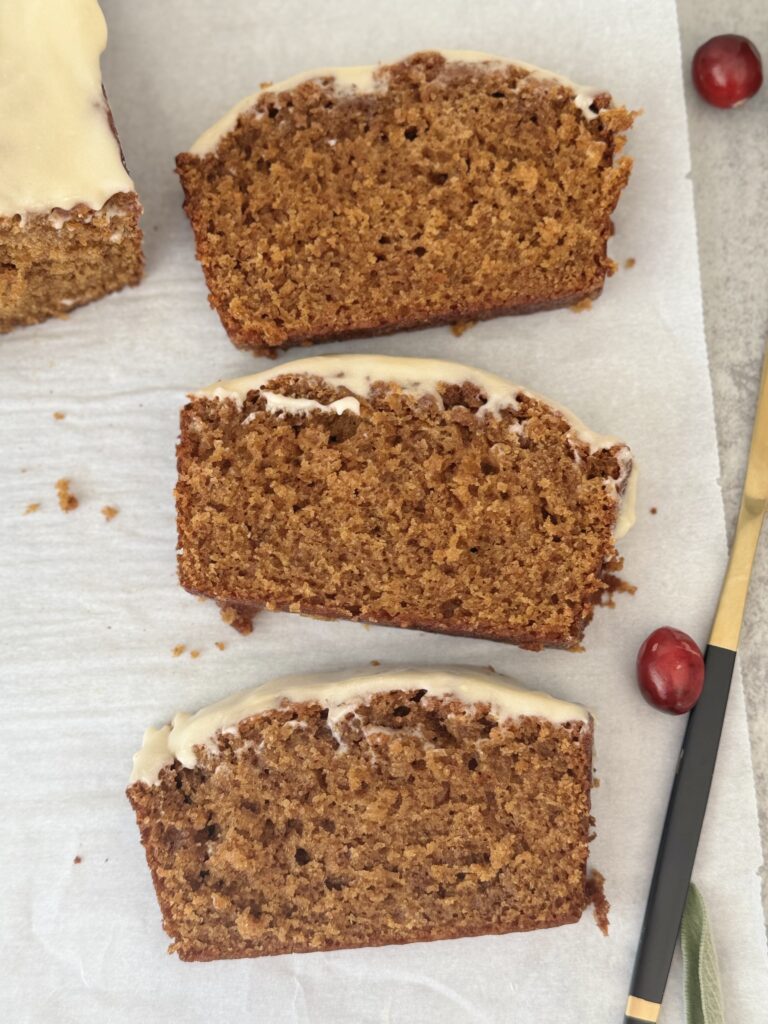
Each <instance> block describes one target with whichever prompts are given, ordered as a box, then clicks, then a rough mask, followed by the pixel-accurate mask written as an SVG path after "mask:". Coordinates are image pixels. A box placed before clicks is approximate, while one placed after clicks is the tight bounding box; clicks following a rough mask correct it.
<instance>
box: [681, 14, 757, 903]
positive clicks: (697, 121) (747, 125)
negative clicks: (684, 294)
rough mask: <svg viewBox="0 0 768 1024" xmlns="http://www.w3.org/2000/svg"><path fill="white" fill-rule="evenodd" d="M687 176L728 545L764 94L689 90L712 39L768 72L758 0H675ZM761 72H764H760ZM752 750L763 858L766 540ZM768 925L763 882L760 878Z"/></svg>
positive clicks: (741, 444)
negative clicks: (733, 104)
mask: <svg viewBox="0 0 768 1024" xmlns="http://www.w3.org/2000/svg"><path fill="white" fill-rule="evenodd" d="M678 11H679V16H680V33H681V38H682V51H683V75H684V77H685V81H686V100H687V105H688V118H689V124H690V133H691V166H692V177H693V184H694V195H695V202H696V216H697V221H698V231H699V259H700V263H701V283H702V289H703V293H704V321H705V326H706V333H707V347H708V350H709V360H710V369H711V372H712V385H713V389H714V396H715V413H716V417H717V433H718V443H719V448H720V465H721V482H722V488H723V498H724V501H725V515H726V522H727V526H728V533H729V537H732V536H733V530H734V527H735V524H736V517H737V514H738V508H739V499H740V496H741V488H742V484H743V479H744V471H745V467H746V460H747V453H748V450H749V439H750V432H751V428H752V420H753V416H754V410H755V403H756V400H757V391H758V384H759V380H760V366H761V359H762V355H763V351H764V348H765V345H766V342H768V258H767V257H766V234H767V233H768V178H767V177H766V173H765V168H766V167H768V130H766V124H768V84H766V85H764V86H763V88H762V90H761V91H760V92H759V93H758V94H757V96H755V97H754V98H753V99H752V100H750V101H749V102H748V103H746V104H745V105H744V106H742V107H740V108H738V109H736V110H717V109H715V108H714V107H711V106H709V105H708V104H706V103H704V101H703V100H702V99H701V98H700V97H699V96H698V94H697V93H696V90H695V89H694V87H693V84H692V82H691V60H692V58H693V55H694V53H695V52H696V49H697V47H698V46H699V45H700V44H701V43H702V42H704V41H705V40H707V39H709V38H710V36H713V35H718V34H720V33H723V32H735V33H739V34H741V35H745V36H747V37H748V38H750V39H751V40H752V42H753V43H754V44H755V45H756V46H757V48H758V49H759V50H760V52H761V53H762V55H763V60H764V63H768V5H766V4H765V3H764V2H763V0H738V2H737V0H727V2H726V3H723V2H722V0H678ZM765 70H766V71H768V66H767V67H766V68H765ZM740 658H741V668H742V674H743V678H744V687H745V690H746V702H747V713H748V716H749V728H750V737H751V741H752V761H753V767H754V772H755V784H756V787H757V800H758V809H759V814H760V830H761V835H762V839H763V852H764V853H766V852H768V702H766V700H765V688H766V680H767V677H768V530H765V531H764V534H763V537H762V540H761V544H760V548H759V551H758V555H757V560H756V564H755V569H754V575H753V579H752V587H751V591H750V598H749V604H748V607H747V614H746V619H745V622H744V631H743V633H742V638H741V646H740ZM763 908H764V910H765V912H766V917H767V918H768V879H767V877H766V873H765V868H764V869H763Z"/></svg>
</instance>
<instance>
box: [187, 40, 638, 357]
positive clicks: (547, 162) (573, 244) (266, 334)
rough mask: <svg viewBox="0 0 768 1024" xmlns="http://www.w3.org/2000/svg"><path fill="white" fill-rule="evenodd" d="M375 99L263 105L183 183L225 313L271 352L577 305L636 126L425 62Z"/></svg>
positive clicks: (385, 81) (392, 73) (504, 71)
mask: <svg viewBox="0 0 768 1024" xmlns="http://www.w3.org/2000/svg"><path fill="white" fill-rule="evenodd" d="M379 83H380V86H382V87H381V88H380V89H379V90H378V91H375V92H372V93H363V94H359V95H349V94H344V93H338V92H336V91H335V90H334V88H333V80H332V79H330V78H329V79H326V80H322V81H317V80H314V81H307V82H305V83H303V84H302V85H300V86H298V87H296V88H294V89H292V90H290V91H289V92H285V93H273V92H265V93H263V94H261V95H260V96H259V97H258V99H257V100H256V102H255V106H254V107H253V108H252V109H251V110H250V111H246V112H245V113H244V114H242V115H241V117H240V119H239V121H238V124H237V127H236V128H235V129H234V130H233V131H231V132H230V133H228V134H227V135H225V136H224V138H222V139H221V141H220V142H219V144H218V146H217V147H216V149H215V150H214V151H213V152H212V153H209V154H207V155H204V156H197V155H193V154H190V153H183V154H181V155H180V156H179V157H178V158H177V167H178V171H179V174H180V177H181V182H182V185H183V188H184V192H185V196H186V200H185V209H186V211H187V214H188V215H189V218H190V221H191V223H192V226H193V229H194V232H195V237H196V243H197V255H198V258H199V260H200V262H201V264H202V266H203V270H204V272H205V276H206V280H207V283H208V288H209V292H210V301H211V304H212V305H213V306H214V307H215V309H216V310H217V311H218V313H219V316H220V317H221V320H222V323H223V324H224V327H225V328H226V330H227V332H228V333H229V335H230V337H231V338H232V340H233V341H234V342H235V344H237V345H239V346H241V347H243V348H251V349H253V350H254V351H256V352H260V353H269V352H274V350H275V349H276V348H281V347H286V346H289V345H296V344H310V343H312V342H317V341H320V340H323V339H331V338H345V337H350V336H355V335H361V334H371V333H373V334H378V333H384V332H387V331H394V330H400V329H403V328H408V327H418V326H425V325H428V324H435V323H453V322H466V321H474V320H478V319H482V318H484V317H489V316H494V315H498V314H500V313H505V312H506V313H523V312H530V311H533V310H538V309H545V308H552V307H556V306H568V305H573V304H574V303H576V302H578V301H579V300H581V299H583V298H585V297H595V296H596V295H598V294H599V292H600V291H601V289H602V286H603V281H604V279H605V276H606V274H607V273H611V272H612V270H613V264H612V263H611V261H610V260H609V259H608V257H607V255H606V245H607V240H608V237H609V234H610V231H611V222H610V215H611V212H612V211H613V209H614V207H615V205H616V203H617V201H618V198H619V195H620V193H621V190H622V189H623V188H624V186H625V185H626V183H627V179H628V177H629V172H630V165H631V162H630V160H629V159H627V158H620V159H616V158H615V157H616V153H617V152H618V150H619V148H620V146H621V144H622V143H623V137H622V136H621V135H620V134H619V133H620V132H621V131H623V130H625V129H627V128H629V126H630V125H631V123H632V114H631V113H629V112H628V111H627V110H624V109H623V108H612V107H611V98H610V96H608V95H607V94H601V95H598V96H597V97H596V98H595V101H594V103H593V110H594V111H595V112H597V116H595V117H591V118H588V117H586V116H585V115H584V113H583V112H582V111H581V110H580V109H579V108H578V107H577V106H576V104H575V103H574V97H573V93H572V91H571V90H570V89H569V88H568V87H566V86H564V85H563V84H562V83H558V82H557V81H556V80H553V79H546V78H544V77H539V76H535V75H530V74H529V73H528V72H527V71H526V70H525V69H523V68H521V67H517V66H515V65H514V63H511V64H490V65H489V64H471V63H454V62H449V63H446V61H445V59H444V57H442V56H441V55H440V54H438V53H423V54H417V55H415V56H413V57H411V58H409V59H407V60H405V61H402V62H401V63H399V64H395V65H392V66H390V67H388V68H385V69H383V70H382V71H381V72H380V73H379Z"/></svg>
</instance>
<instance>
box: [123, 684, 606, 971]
mask: <svg viewBox="0 0 768 1024" xmlns="http://www.w3.org/2000/svg"><path fill="white" fill-rule="evenodd" d="M424 694H425V691H415V690H414V691H395V692H386V693H382V694H377V695H375V696H373V697H371V698H369V699H367V700H366V701H365V702H364V703H362V704H360V705H359V706H357V707H356V709H355V710H354V713H353V714H352V713H351V714H348V715H347V716H346V717H345V718H343V719H342V720H341V721H340V722H336V723H335V724H334V727H333V729H331V728H330V727H329V725H328V721H327V717H326V716H327V710H324V709H323V708H321V706H320V705H319V704H316V703H308V704H284V705H283V706H281V707H280V708H279V709H277V710H274V711H268V712H263V713H261V714H258V715H254V716H252V717H251V718H247V719H246V720H245V721H243V722H241V723H240V726H239V728H238V729H237V730H236V731H234V732H233V731H227V733H226V734H219V736H218V739H217V741H216V748H215V749H209V748H207V747H206V748H198V754H199V757H198V763H197V766H196V767H195V768H191V769H185V768H183V767H181V765H180V764H179V763H178V762H174V763H173V764H172V765H169V766H167V767H165V768H164V769H162V771H161V774H160V779H159V782H158V784H157V785H155V786H150V785H148V784H147V783H145V782H138V783H134V784H133V785H132V786H131V787H130V788H129V790H128V795H129V797H130V800H131V803H132V804H133V807H134V809H135V811H136V815H137V819H138V822H139V826H140V829H141V836H142V842H143V843H144V846H145V848H146V854H147V860H148V863H149V866H150V868H151V870H152V875H153V878H154V883H155V887H156V890H157V895H158V899H159V902H160V906H161V908H162V913H163V922H164V926H165V929H166V931H167V932H168V933H169V935H170V936H171V937H172V939H173V944H172V946H171V949H172V950H173V951H175V952H177V953H178V954H179V956H180V957H181V958H182V959H184V960H213V959H219V958H230V957H249V956H262V955H265V954H272V953H287V952H307V951H312V950H327V949H337V948H343V947H353V946H371V945H381V944H389V943H401V942H413V941H416V940H426V939H438V938H450V937H455V936H462V935H478V934H485V933H503V932H511V931H524V930H529V929H533V928H543V927H550V926H553V925H559V924H565V923H568V922H573V921H576V920H578V918H579V917H580V915H581V913H582V911H583V909H584V908H585V906H586V905H587V903H588V902H589V900H590V893H589V891H588V886H587V879H586V862H587V853H588V842H589V838H590V829H591V820H590V815H589V809H590V787H591V781H590V778H591V751H592V725H591V721H589V722H573V723H567V724H565V725H556V724H553V723H551V722H549V721H547V720H544V719H539V718H521V719H517V720H508V721H505V722H503V723H501V724H499V723H498V722H497V721H496V720H495V719H494V717H493V715H492V714H491V713H490V710H489V706H488V705H484V704H476V705H466V704H463V703H462V702H460V701H457V700H454V699H452V698H450V697H444V698H439V697H435V696H424Z"/></svg>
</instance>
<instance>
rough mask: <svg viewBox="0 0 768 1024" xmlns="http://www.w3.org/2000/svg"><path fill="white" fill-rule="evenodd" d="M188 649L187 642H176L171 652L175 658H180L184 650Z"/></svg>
mask: <svg viewBox="0 0 768 1024" xmlns="http://www.w3.org/2000/svg"><path fill="white" fill-rule="evenodd" d="M186 649H187V645H186V644H176V646H175V647H174V648H172V650H171V654H172V655H173V657H174V658H180V657H181V656H182V654H183V653H184V651H186Z"/></svg>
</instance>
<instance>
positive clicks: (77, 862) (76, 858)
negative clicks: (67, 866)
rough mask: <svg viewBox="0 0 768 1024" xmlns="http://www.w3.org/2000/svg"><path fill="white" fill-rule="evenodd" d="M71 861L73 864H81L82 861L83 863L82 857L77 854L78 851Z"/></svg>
mask: <svg viewBox="0 0 768 1024" xmlns="http://www.w3.org/2000/svg"><path fill="white" fill-rule="evenodd" d="M72 863H73V864H82V863H83V858H82V857H81V856H80V854H79V853H78V855H77V856H76V857H75V859H74V860H73V861H72Z"/></svg>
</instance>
